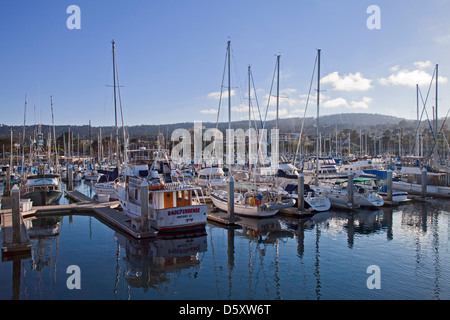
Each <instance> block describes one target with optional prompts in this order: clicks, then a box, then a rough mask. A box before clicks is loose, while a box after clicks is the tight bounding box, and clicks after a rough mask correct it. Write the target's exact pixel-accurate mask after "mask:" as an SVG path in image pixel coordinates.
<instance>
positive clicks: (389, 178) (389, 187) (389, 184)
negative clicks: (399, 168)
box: [386, 170, 393, 203]
mask: <svg viewBox="0 0 450 320" xmlns="http://www.w3.org/2000/svg"><path fill="white" fill-rule="evenodd" d="M392 174H393V171H392V170H388V171H387V177H386V188H387V200H388V201H389V203H392Z"/></svg>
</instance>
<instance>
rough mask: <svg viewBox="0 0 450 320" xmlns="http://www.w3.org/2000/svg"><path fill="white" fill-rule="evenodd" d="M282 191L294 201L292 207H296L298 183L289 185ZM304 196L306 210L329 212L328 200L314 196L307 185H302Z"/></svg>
mask: <svg viewBox="0 0 450 320" xmlns="http://www.w3.org/2000/svg"><path fill="white" fill-rule="evenodd" d="M284 190H285V191H287V192H288V197H290V198H292V199H294V200H295V203H294V205H296V204H297V201H298V183H289V184H288V185H287V186H286V187H285V189H284ZM304 195H305V196H304V197H303V199H304V206H305V208H306V209H310V210H311V211H317V212H320V211H327V210H330V208H331V202H330V199H328V198H327V197H325V196H319V195H316V194H315V193H314V190H312V189H311V188H310V186H309V185H308V184H305V185H304Z"/></svg>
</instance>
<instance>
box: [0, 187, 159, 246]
mask: <svg viewBox="0 0 450 320" xmlns="http://www.w3.org/2000/svg"><path fill="white" fill-rule="evenodd" d="M65 194H66V196H67V197H68V198H69V199H71V200H73V201H74V203H70V204H59V205H50V206H36V207H33V208H32V209H31V210H29V211H24V212H21V218H22V219H23V218H27V217H33V216H35V217H39V216H51V215H58V216H60V215H67V214H80V215H83V214H85V215H92V216H94V217H95V218H97V219H98V220H100V221H102V222H104V223H106V224H107V225H109V226H111V227H112V228H114V229H116V230H119V231H121V232H124V233H126V234H128V235H130V236H132V237H134V238H136V239H143V238H152V237H156V234H157V233H156V232H155V231H153V230H150V231H145V232H142V231H140V230H139V229H137V228H136V227H134V225H135V223H133V219H131V218H130V217H128V216H127V215H125V214H123V213H122V212H120V211H119V210H116V208H118V207H119V205H120V202H119V201H110V202H97V201H94V200H93V199H91V198H89V197H88V196H86V195H84V194H82V193H81V192H79V191H77V190H74V191H65ZM4 200H5V201H8V199H4ZM0 214H1V215H2V223H3V220H5V221H6V219H8V215H11V214H12V213H11V209H9V208H8V209H4V210H1V211H0ZM24 228H25V226H24ZM2 229H3V228H2ZM2 233H5V232H2ZM22 233H24V234H27V233H26V228H25V229H24V232H22ZM9 248H10V249H9V250H11V249H12V248H13V247H12V246H9Z"/></svg>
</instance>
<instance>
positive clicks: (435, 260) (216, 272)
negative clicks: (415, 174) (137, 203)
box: [0, 182, 450, 300]
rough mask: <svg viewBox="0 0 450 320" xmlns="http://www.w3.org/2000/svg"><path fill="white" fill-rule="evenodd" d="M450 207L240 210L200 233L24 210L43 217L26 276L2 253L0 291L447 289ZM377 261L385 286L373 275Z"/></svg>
mask: <svg viewBox="0 0 450 320" xmlns="http://www.w3.org/2000/svg"><path fill="white" fill-rule="evenodd" d="M75 188H76V189H77V190H78V191H79V192H80V193H81V194H84V195H86V197H89V195H91V197H92V194H93V192H94V191H93V190H94V189H93V186H92V185H91V184H90V183H89V182H82V183H81V184H80V185H78V186H76V187H75ZM76 194H77V193H75V195H76ZM61 200H62V201H63V202H67V203H61V204H60V205H61V206H66V205H68V204H69V203H68V202H70V201H69V199H67V198H66V197H64V198H62V199H61ZM90 205H91V204H90ZM80 209H81V207H80ZM210 211H211V207H209V208H208V212H210ZM449 212H450V207H449V205H448V203H447V202H445V201H443V200H439V199H430V200H429V201H428V202H427V203H426V204H425V203H424V202H410V203H408V204H406V205H402V206H395V207H383V208H381V209H379V210H359V211H355V212H353V213H350V212H346V211H343V210H337V211H333V210H330V211H327V212H322V213H318V214H315V215H312V216H310V217H308V218H301V219H298V218H292V217H289V216H286V215H282V214H278V215H276V216H274V217H271V218H265V219H255V218H247V217H243V218H241V220H240V221H237V222H236V223H235V224H234V225H233V226H226V225H224V224H221V223H216V222H214V221H212V220H209V221H208V224H207V225H206V227H205V230H204V231H202V232H197V233H191V234H185V235H183V236H180V235H178V236H175V237H167V236H164V237H155V238H146V239H137V238H135V237H133V236H131V235H129V234H127V233H125V232H123V231H121V230H117V229H114V228H113V227H111V226H110V225H108V223H106V221H102V220H101V219H97V218H96V217H95V216H94V215H93V213H92V212H89V211H85V212H82V211H80V212H71V213H68V212H65V213H61V214H62V215H61V217H60V218H59V219H56V217H57V216H55V215H54V214H53V213H50V215H47V214H43V215H42V216H40V217H37V216H36V217H33V218H31V217H30V218H26V219H24V220H25V221H35V222H37V221H43V223H40V224H38V223H35V224H34V226H33V227H30V226H31V224H29V222H26V223H27V224H28V225H29V226H28V231H29V235H30V244H31V246H32V250H31V252H30V254H31V256H28V257H20V260H19V261H21V263H20V264H19V265H17V264H15V265H14V268H20V269H21V270H22V272H19V273H17V274H20V276H18V277H12V274H13V272H14V274H16V272H18V271H15V270H14V271H13V263H12V261H11V260H8V261H2V263H0V271H1V273H2V275H4V277H3V278H2V279H4V280H3V281H2V290H1V293H0V298H1V299H11V298H13V299H24V300H28V299H31V300H34V299H40V298H43V297H46V298H49V297H53V299H79V298H81V297H82V298H83V299H99V298H100V299H120V300H122V299H123V300H127V299H152V300H153V299H157V300H159V299H164V300H166V299H177V300H178V299H186V296H189V297H191V298H192V299H199V300H202V299H217V300H223V299H233V300H234V299H236V300H237V299H244V300H261V299H262V300H276V299H285V300H305V299H306V300H311V299H312V300H327V299H339V300H340V299H358V300H359V299H426V300H428V299H432V300H434V299H442V300H444V299H448V298H450V296H449V295H450V287H449V285H448V283H449V282H448V281H447V280H448V279H449V277H450V274H449V272H448V270H447V268H445V265H447V264H448V263H449V262H450V261H449V255H448V244H449V240H450V236H449V235H450V229H449V226H450V214H449ZM2 218H3V217H2ZM49 219H50V220H49ZM51 219H54V220H51ZM3 232H4V230H3V229H2V233H3ZM73 264H76V265H78V266H79V267H80V269H81V270H82V274H83V275H82V289H81V290H69V289H68V288H67V286H66V280H67V277H68V274H66V268H67V267H68V266H69V265H73ZM374 264H375V265H378V266H379V267H380V269H381V272H382V276H381V289H380V290H370V289H368V288H367V286H366V280H367V277H368V276H369V274H367V273H366V271H367V270H366V269H367V268H368V266H370V265H374ZM6 279H12V282H11V280H7V281H6ZM17 281H19V283H20V285H17V283H16V282H17Z"/></svg>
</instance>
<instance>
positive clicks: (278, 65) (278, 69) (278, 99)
mask: <svg viewBox="0 0 450 320" xmlns="http://www.w3.org/2000/svg"><path fill="white" fill-rule="evenodd" d="M279 108H280V55H277V120H276V123H275V124H276V128H275V129H278V110H279Z"/></svg>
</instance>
